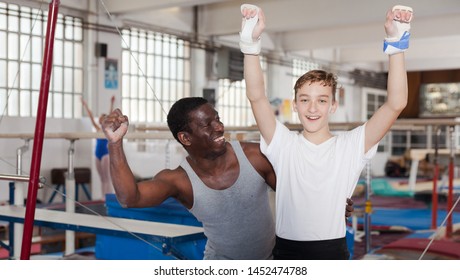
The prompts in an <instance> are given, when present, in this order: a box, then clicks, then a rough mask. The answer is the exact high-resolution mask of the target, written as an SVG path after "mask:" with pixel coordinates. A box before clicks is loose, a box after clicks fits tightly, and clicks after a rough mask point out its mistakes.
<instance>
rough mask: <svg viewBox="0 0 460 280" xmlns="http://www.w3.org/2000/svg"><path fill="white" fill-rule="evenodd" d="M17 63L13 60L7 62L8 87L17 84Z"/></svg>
mask: <svg viewBox="0 0 460 280" xmlns="http://www.w3.org/2000/svg"><path fill="white" fill-rule="evenodd" d="M18 67H19V65H18V63H17V62H15V61H10V62H8V87H10V88H12V87H17V86H18V81H17V77H18V71H19V69H18Z"/></svg>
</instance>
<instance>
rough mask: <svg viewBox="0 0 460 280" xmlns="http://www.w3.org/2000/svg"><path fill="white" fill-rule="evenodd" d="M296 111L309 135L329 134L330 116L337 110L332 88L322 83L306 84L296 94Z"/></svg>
mask: <svg viewBox="0 0 460 280" xmlns="http://www.w3.org/2000/svg"><path fill="white" fill-rule="evenodd" d="M296 97H297V99H296V102H295V103H294V111H295V112H297V114H298V116H299V119H300V122H301V123H302V125H303V127H304V129H305V130H306V131H307V132H309V133H315V132H320V131H323V130H324V131H327V132H329V126H328V122H329V114H332V113H334V112H335V110H336V109H337V104H336V102H335V101H334V100H333V96H332V87H330V86H324V85H323V84H322V83H321V82H315V83H311V84H310V83H305V84H304V85H303V86H302V87H301V88H300V89H299V90H298V91H297V94H296Z"/></svg>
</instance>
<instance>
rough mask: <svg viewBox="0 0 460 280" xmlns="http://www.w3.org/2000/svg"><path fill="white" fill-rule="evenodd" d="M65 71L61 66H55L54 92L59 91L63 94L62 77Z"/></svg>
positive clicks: (53, 76)
mask: <svg viewBox="0 0 460 280" xmlns="http://www.w3.org/2000/svg"><path fill="white" fill-rule="evenodd" d="M63 74H64V73H63V69H62V67H59V66H54V67H53V74H52V79H53V83H52V85H53V90H54V91H59V92H62V91H63V90H64V89H63V85H62V75H63Z"/></svg>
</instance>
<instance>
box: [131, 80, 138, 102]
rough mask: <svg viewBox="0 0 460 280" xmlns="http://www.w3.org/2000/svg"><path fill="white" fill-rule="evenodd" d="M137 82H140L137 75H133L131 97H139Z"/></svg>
mask: <svg viewBox="0 0 460 280" xmlns="http://www.w3.org/2000/svg"><path fill="white" fill-rule="evenodd" d="M137 83H138V79H137V77H135V76H133V77H131V81H130V84H131V88H130V91H129V92H130V96H131V98H137V96H138V89H137Z"/></svg>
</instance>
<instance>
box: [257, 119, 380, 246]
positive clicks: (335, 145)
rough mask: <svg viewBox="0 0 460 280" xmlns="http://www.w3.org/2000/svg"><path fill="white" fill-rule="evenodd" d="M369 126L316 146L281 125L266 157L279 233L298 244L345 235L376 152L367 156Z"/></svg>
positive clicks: (263, 147)
mask: <svg viewBox="0 0 460 280" xmlns="http://www.w3.org/2000/svg"><path fill="white" fill-rule="evenodd" d="M364 129H365V124H364V125H362V126H359V127H357V128H355V129H353V130H351V131H347V132H344V133H340V134H338V135H336V136H334V137H332V138H330V139H328V140H327V141H325V142H323V143H321V144H319V145H316V144H313V143H311V142H309V141H308V140H307V139H306V138H305V137H304V136H303V135H302V134H301V133H299V132H294V131H290V130H289V129H288V128H287V127H286V126H284V125H283V124H282V123H280V122H279V121H277V122H276V130H275V134H274V136H273V139H272V141H271V143H270V145H268V146H267V144H266V142H265V141H264V139H263V138H262V139H261V145H260V146H261V151H262V153H264V154H265V155H266V156H267V158H268V159H269V161H270V162H271V164H272V165H273V168H274V170H275V173H276V176H277V178H276V234H277V235H278V236H279V237H281V238H285V239H290V240H297V241H310V240H327V239H336V238H342V237H344V236H345V233H346V232H345V230H346V226H345V205H346V199H347V198H348V197H351V195H352V194H353V190H354V189H355V187H356V184H357V182H358V180H359V176H360V174H361V171H362V169H363V168H364V166H365V165H366V163H367V162H368V161H369V160H370V159H372V157H373V156H374V155H375V154H376V152H377V146H378V145H377V144H376V145H375V146H374V147H372V148H371V149H370V150H369V151H368V152H367V153H366V154H364V137H365V133H364Z"/></svg>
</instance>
